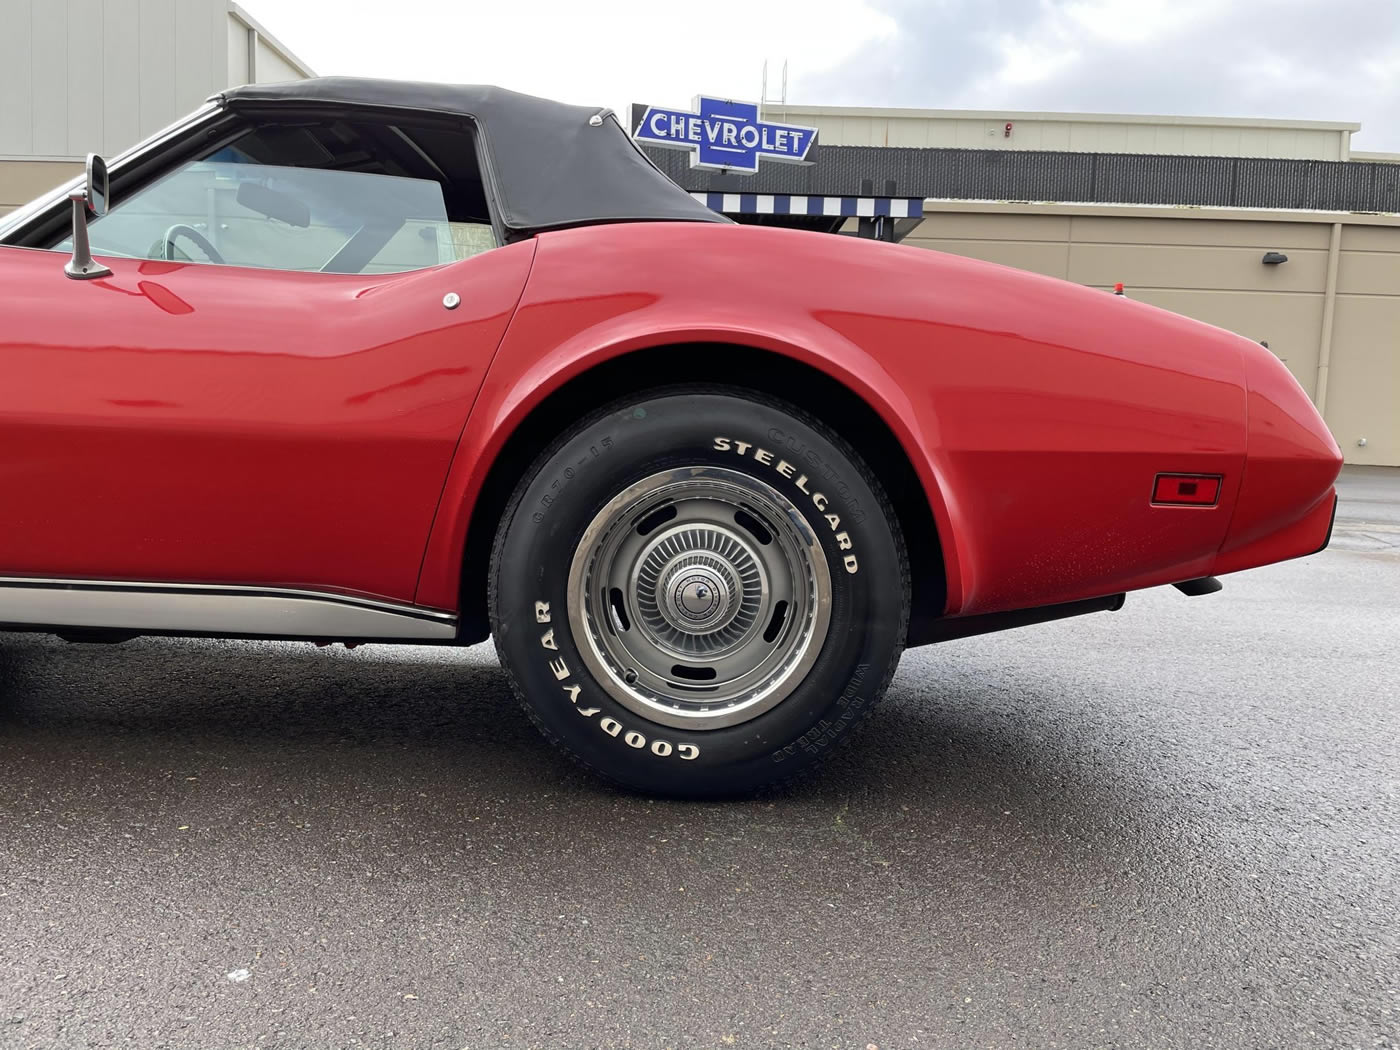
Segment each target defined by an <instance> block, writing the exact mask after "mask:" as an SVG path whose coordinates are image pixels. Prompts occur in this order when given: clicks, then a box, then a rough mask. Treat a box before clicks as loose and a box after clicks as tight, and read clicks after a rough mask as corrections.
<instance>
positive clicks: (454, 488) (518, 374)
mask: <svg viewBox="0 0 1400 1050" xmlns="http://www.w3.org/2000/svg"><path fill="white" fill-rule="evenodd" d="M511 334H512V333H510V332H508V333H507V335H506V338H505V340H504V341H503V343H502V345H501V348H500V350H499V351H498V353H497V355H496V358H495V360H494V361H493V362H492V365H491V368H490V370H489V371H488V373H487V376H486V379H485V382H484V383H483V385H482V388H481V392H480V394H479V396H478V398H477V401H476V403H475V404H474V405H473V406H472V410H471V414H470V416H469V417H468V420H467V425H466V427H465V429H464V430H463V433H462V437H461V439H460V441H459V442H458V445H457V450H456V453H455V454H454V456H453V459H452V465H451V467H450V469H449V471H448V475H447V480H446V483H445V485H444V487H443V493H442V498H441V500H440V502H439V504H438V511H437V515H436V517H435V519H434V522H433V527H432V531H431V533H430V535H429V537H428V544H427V549H426V551H425V554H424V560H423V566H422V570H421V572H420V574H419V580H418V590H417V595H416V599H415V600H416V602H417V603H418V604H420V605H428V606H432V607H434V608H440V609H459V608H461V595H460V588H461V572H462V558H463V553H464V551H465V549H466V541H467V533H468V529H469V527H470V525H471V517H472V511H473V508H474V505H475V501H476V498H477V495H478V494H479V493H480V491H481V488H482V486H483V484H484V483H485V481H486V478H487V476H488V474H489V473H490V471H491V468H492V466H493V465H494V463H495V462H496V458H497V457H498V456H499V455H500V453H501V450H502V448H503V447H504V445H505V444H506V442H507V441H508V440H509V438H510V436H511V435H512V434H513V433H514V432H515V431H516V429H517V428H518V427H519V426H520V425H521V424H522V423H523V422H525V421H526V420H527V419H528V418H529V417H530V414H531V413H532V412H534V411H535V410H536V409H537V408H538V407H539V406H540V404H541V403H542V402H543V401H544V400H545V399H546V398H547V397H549V396H550V395H551V394H553V393H554V392H555V391H557V390H559V389H560V388H561V387H563V386H564V385H565V384H566V383H568V382H569V381H570V380H573V379H575V378H577V377H579V376H581V375H583V374H584V373H585V372H587V371H588V370H589V369H592V368H594V367H596V366H598V365H600V364H603V363H604V362H607V361H611V360H613V359H615V358H618V357H621V356H622V355H625V354H629V353H635V352H638V351H643V350H651V349H656V348H659V347H665V346H669V345H676V344H696V343H708V344H725V345H730V346H736V347H752V348H755V349H758V350H763V351H767V352H769V353H773V354H778V355H782V356H784V357H788V358H791V359H793V360H795V361H798V362H800V363H802V364H805V365H808V366H809V367H812V368H815V369H818V370H820V371H822V372H824V373H826V374H827V375H829V376H830V377H831V378H833V379H835V380H837V381H838V382H840V383H842V384H844V385H845V386H846V387H847V388H848V389H849V390H851V391H852V392H853V393H854V394H855V395H856V396H858V397H860V398H861V399H863V400H864V401H865V403H866V404H867V405H869V406H870V408H871V409H872V410H873V411H874V412H875V413H876V414H878V415H879V417H880V418H881V419H882V420H884V422H885V424H886V425H887V426H888V427H889V428H890V430H891V432H892V433H893V434H894V436H895V438H896V440H897V441H898V442H899V444H900V446H901V447H902V448H903V449H904V452H905V455H906V456H908V458H909V461H910V462H911V464H912V465H913V467H914V470H915V472H916V473H917V475H918V477H919V480H920V481H921V482H922V484H923V488H924V495H925V498H926V499H927V500H928V502H929V506H930V509H931V510H932V511H933V517H934V523H935V525H936V527H937V529H938V540H939V543H940V544H941V547H942V551H943V560H944V571H945V573H946V577H947V594H948V598H947V605H946V608H945V612H946V613H949V614H952V613H956V612H957V611H958V610H959V609H960V608H961V607H962V605H963V598H964V595H965V594H966V593H968V591H969V588H970V585H971V583H972V580H971V567H970V566H969V565H968V564H967V563H966V561H965V555H966V552H967V549H968V545H967V544H965V543H962V542H960V539H961V536H962V529H961V526H960V519H959V515H958V508H957V503H956V499H955V497H954V496H953V494H952V493H951V492H950V491H949V489H948V487H947V485H946V484H945V483H944V479H943V477H942V471H941V470H940V468H939V464H938V460H937V444H936V442H935V441H934V440H933V438H934V436H933V435H928V434H924V433H920V432H919V430H918V428H917V423H916V422H915V421H916V420H917V418H918V417H917V415H916V413H915V412H914V411H913V407H912V406H911V405H910V403H909V399H908V396H907V395H906V393H905V392H904V391H903V390H902V389H901V388H900V387H899V386H898V385H897V384H896V383H895V381H894V380H893V378H892V377H891V376H890V375H889V374H888V372H886V371H885V369H884V368H883V367H882V366H881V365H880V364H879V363H878V362H876V361H875V360H874V359H873V358H872V357H871V356H870V355H869V354H868V353H867V352H866V351H865V350H863V349H862V348H860V347H859V346H856V345H855V344H852V343H850V342H848V341H845V340H840V338H839V337H835V336H833V338H832V340H831V342H839V343H840V344H841V345H839V346H833V345H830V343H829V342H828V343H825V344H823V345H819V346H813V345H804V344H803V343H800V342H796V341H793V340H791V339H787V338H783V337H781V336H778V335H775V334H772V333H765V332H762V331H759V330H756V329H754V328H752V327H745V328H734V327H718V326H712V325H676V326H671V327H666V328H655V329H652V330H650V331H647V332H646V333H640V334H639V333H627V334H623V333H611V332H597V331H587V332H580V333H578V334H576V335H574V336H573V337H571V338H570V339H568V340H566V341H565V342H564V343H561V344H560V345H558V346H556V347H555V348H554V349H553V350H551V351H549V352H548V353H545V354H542V355H531V354H530V353H529V352H528V350H526V348H525V347H524V346H520V345H513V344H515V340H512V338H511ZM519 341H520V342H522V343H523V342H524V339H520V340H519ZM735 378H736V380H741V379H742V377H735ZM677 379H678V380H681V379H684V376H683V375H677ZM572 422H573V420H572V419H560V420H559V421H558V429H559V430H561V431H562V430H563V429H565V428H566V427H567V426H569V425H570V424H571V423H572ZM837 426H838V430H839V423H838V424H837ZM909 542H917V538H916V537H910V538H909Z"/></svg>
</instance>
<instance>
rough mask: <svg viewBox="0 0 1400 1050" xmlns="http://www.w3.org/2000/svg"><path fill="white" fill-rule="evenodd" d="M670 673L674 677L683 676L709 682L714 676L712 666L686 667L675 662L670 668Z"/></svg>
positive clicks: (693, 680)
mask: <svg viewBox="0 0 1400 1050" xmlns="http://www.w3.org/2000/svg"><path fill="white" fill-rule="evenodd" d="M671 675H672V677H674V678H685V679H688V680H689V681H692V682H709V681H713V680H714V677H715V669H714V668H713V667H687V666H686V665H685V664H676V665H675V666H674V667H672V668H671Z"/></svg>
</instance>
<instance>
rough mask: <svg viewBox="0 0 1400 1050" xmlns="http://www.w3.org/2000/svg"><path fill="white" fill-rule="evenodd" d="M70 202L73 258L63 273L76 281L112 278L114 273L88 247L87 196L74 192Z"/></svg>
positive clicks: (80, 191)
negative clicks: (71, 209)
mask: <svg viewBox="0 0 1400 1050" xmlns="http://www.w3.org/2000/svg"><path fill="white" fill-rule="evenodd" d="M70 200H71V201H72V203H73V258H71V259H69V260H68V262H67V264H66V265H65V266H64V267H63V272H64V273H66V274H67V275H68V276H69V277H71V278H73V279H74V280H75V281H90V280H92V279H93V278H94V277H110V276H111V275H112V271H111V270H110V269H109V268H108V267H106V266H103V265H102V264H101V263H100V262H98V261H97V260H96V259H94V258H93V257H92V248H91V247H89V245H88V229H87V210H88V205H87V194H86V193H85V192H84V191H83V190H74V191H73V194H72V196H71V198H70Z"/></svg>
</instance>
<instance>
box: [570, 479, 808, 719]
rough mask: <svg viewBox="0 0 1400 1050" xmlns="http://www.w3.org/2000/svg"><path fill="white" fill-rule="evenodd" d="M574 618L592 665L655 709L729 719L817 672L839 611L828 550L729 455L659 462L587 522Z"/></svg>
mask: <svg viewBox="0 0 1400 1050" xmlns="http://www.w3.org/2000/svg"><path fill="white" fill-rule="evenodd" d="M568 610H569V627H570V630H571V631H572V632H573V638H574V644H575V645H576V646H577V647H578V650H579V653H580V654H581V656H582V657H583V661H584V663H585V665H587V667H588V670H589V672H590V673H591V674H592V675H593V678H594V679H595V680H596V681H597V682H598V683H599V684H600V685H601V686H602V687H603V688H604V689H605V690H606V691H607V693H608V695H609V696H611V697H612V698H613V699H614V700H616V701H617V702H618V703H620V704H622V705H623V706H624V707H626V708H627V709H628V710H630V711H632V712H634V713H635V714H639V715H641V716H642V717H644V718H647V719H650V720H651V721H653V722H656V723H660V724H662V725H667V726H675V727H681V728H686V729H696V730H707V729H722V728H724V727H726V726H733V725H738V724H740V723H741V722H746V721H748V720H749V719H752V718H757V717H758V716H759V715H761V714H763V713H765V712H767V711H770V710H772V709H773V708H774V707H775V706H777V705H778V704H779V703H781V702H782V701H783V700H784V699H785V698H786V697H787V696H788V695H789V694H791V693H792V691H793V690H794V689H795V688H797V686H798V685H799V684H800V683H801V682H802V680H803V679H804V678H805V677H806V675H807V672H808V671H810V670H811V667H812V665H813V663H815V662H816V659H817V656H818V655H819V654H820V653H821V649H822V645H823V643H824V642H825V641H826V636H827V629H828V627H829V625H830V620H831V572H830V568H829V566H828V564H827V558H826V552H825V551H824V550H823V549H822V547H821V544H820V542H819V541H818V539H817V536H816V534H815V533H814V532H813V531H812V528H811V526H810V525H809V524H808V523H807V520H806V519H805V518H804V517H803V516H802V515H801V513H800V512H799V511H798V509H797V507H796V506H795V505H794V504H793V503H792V501H791V500H789V499H788V498H787V497H786V496H784V495H783V494H782V493H781V492H779V491H778V490H777V489H775V488H773V487H772V486H771V485H768V484H767V483H765V482H763V481H761V480H759V479H758V478H754V477H751V476H749V475H747V474H743V473H740V472H739V471H734V470H728V469H724V468H721V467H706V466H694V467H682V468H677V469H674V470H666V471H662V472H660V473H657V474H653V475H651V476H650V477H648V478H644V479H643V480H641V481H639V482H637V483H636V484H634V485H631V486H629V487H628V488H627V489H625V490H624V491H622V492H620V493H618V495H617V496H615V497H614V498H613V499H611V500H609V501H608V503H607V504H606V505H605V506H604V507H602V509H600V510H599V511H598V513H597V514H596V515H595V516H594V518H593V520H592V521H591V522H590V523H589V525H588V527H587V528H586V529H585V530H584V533H583V536H582V538H581V539H580V541H579V544H578V548H577V549H576V550H575V552H574V557H573V561H572V563H571V564H570V567H569V580H568Z"/></svg>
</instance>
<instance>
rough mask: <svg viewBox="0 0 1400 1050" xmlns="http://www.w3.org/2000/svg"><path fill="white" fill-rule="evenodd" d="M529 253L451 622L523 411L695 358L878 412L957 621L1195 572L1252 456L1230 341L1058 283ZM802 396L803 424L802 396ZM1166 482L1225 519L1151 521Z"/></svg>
mask: <svg viewBox="0 0 1400 1050" xmlns="http://www.w3.org/2000/svg"><path fill="white" fill-rule="evenodd" d="M538 241H539V246H538V250H537V253H536V258H535V265H534V267H533V269H532V271H531V276H530V280H529V283H528V285H527V287H526V290H525V293H524V296H523V297H522V300H521V304H520V307H519V309H518V311H517V313H516V316H515V318H514V319H513V321H512V323H511V326H510V329H509V331H508V332H507V334H506V338H505V340H504V341H503V343H502V345H501V349H500V351H499V353H498V354H497V356H496V358H495V360H494V361H493V363H492V366H491V368H490V371H489V373H488V375H487V377H486V380H485V383H484V384H483V386H482V389H481V392H480V396H479V397H478V400H477V403H476V405H475V407H474V409H473V411H472V415H471V418H470V419H469V421H468V425H467V429H466V431H465V432H464V435H463V439H462V444H461V446H460V447H459V449H458V454H457V457H456V459H455V461H454V465H453V469H452V472H451V474H450V476H449V479H448V483H447V487H446V490H445V493H444V502H443V504H442V507H441V509H440V513H439V515H438V520H437V522H436V524H435V527H434V530H433V535H432V538H431V540H430V542H429V549H428V555H427V559H426V561H425V566H424V568H425V571H424V574H423V578H422V582H421V584H420V588H419V594H418V600H419V601H420V602H421V603H423V604H428V605H436V606H450V605H452V604H454V603H455V601H456V598H457V594H456V588H457V585H458V575H457V574H458V567H459V565H460V557H461V550H462V545H463V543H464V542H465V536H466V530H467V524H468V519H469V517H470V508H471V502H472V499H473V498H474V496H475V494H476V492H477V491H478V489H479V488H480V486H481V483H482V481H483V480H484V478H485V476H486V473H487V471H488V470H489V467H490V463H491V461H492V459H493V458H494V456H495V454H496V452H498V451H499V449H500V447H501V445H502V444H504V442H505V440H506V438H507V436H508V435H509V433H510V431H511V430H512V429H513V428H514V427H515V426H516V425H518V424H519V422H520V421H521V420H522V419H523V418H525V416H526V415H527V414H528V413H529V411H530V410H531V409H532V408H533V407H534V406H535V405H537V404H539V402H540V401H541V400H542V399H543V398H544V397H546V396H547V395H548V394H549V393H550V392H552V391H553V390H555V389H557V388H558V387H559V386H560V385H561V384H563V383H564V382H566V381H567V380H568V379H569V378H571V377H573V376H575V375H577V374H579V373H580V372H582V371H583V370H584V369H586V368H588V367H590V366H591V365H593V364H596V363H598V362H601V361H603V360H606V359H608V358H610V357H614V356H616V355H619V354H625V353H628V352H631V351H633V350H638V349H642V348H647V347H654V346H662V345H669V344H680V343H697V342H718V343H729V344H735V345H741V346H752V347H755V348H758V349H761V350H767V351H771V352H775V353H781V354H785V355H788V356H790V357H793V358H796V359H798V360H801V361H805V362H807V363H809V364H812V365H814V366H815V367H817V368H820V369H821V370H823V371H824V372H826V373H828V374H829V375H831V376H832V377H834V378H836V379H838V380H840V381H841V382H843V383H845V384H846V385H847V386H849V387H850V388H851V389H852V390H854V391H855V392H856V393H857V394H859V395H860V396H861V397H863V398H864V399H865V400H866V401H867V402H868V403H869V404H870V405H871V407H872V408H874V410H875V411H876V412H877V413H879V415H880V416H881V417H882V418H883V419H884V420H885V422H886V423H887V424H888V425H889V426H890V428H891V430H892V431H893V433H894V434H895V436H896V437H897V438H898V440H899V441H900V443H901V444H902V445H903V447H904V449H905V450H906V452H907V453H908V455H909V457H910V459H911V462H912V463H913V465H914V467H915V470H916V472H917V473H918V474H919V476H920V479H921V480H922V481H923V483H924V486H925V489H926V492H927V495H928V497H929V501H930V505H931V508H932V510H933V512H934V518H935V521H936V523H937V527H938V533H939V535H938V536H937V537H934V536H908V537H906V539H907V541H908V542H909V543H911V544H918V543H932V542H941V543H942V545H943V551H944V557H945V562H946V563H947V570H948V603H947V610H946V611H947V612H948V613H949V614H971V613H983V612H993V611H999V610H1003V609H1012V608H1021V607H1026V606H1032V605H1040V604H1046V603H1051V602H1060V601H1069V600H1073V599H1076V598H1081V597H1088V596H1095V595H1099V594H1106V593H1112V592H1116V591H1119V590H1126V589H1131V588H1135V587H1143V586H1150V585H1153V584H1157V583H1164V582H1170V581H1172V580H1179V579H1184V578H1188V577H1190V576H1193V575H1203V574H1204V573H1205V572H1206V571H1208V568H1209V565H1210V563H1211V561H1212V559H1213V557H1214V555H1215V553H1216V551H1217V550H1218V549H1219V547H1220V544H1221V542H1222V540H1223V538H1224V535H1225V531H1226V527H1227V525H1228V518H1229V511H1230V508H1231V506H1232V504H1233V501H1234V497H1235V494H1236V492H1237V491H1238V485H1239V477H1240V471H1241V467H1242V464H1243V459H1244V451H1245V415H1244V413H1245V390H1244V386H1243V375H1242V366H1241V358H1240V353H1239V346H1238V337H1235V336H1232V335H1230V334H1229V333H1226V332H1223V331H1220V330H1218V329H1213V328H1210V327H1208V326H1204V325H1200V324H1198V323H1196V322H1192V321H1189V320H1187V319H1185V318H1181V317H1177V316H1176V315H1173V314H1169V313H1166V312H1164V311H1160V310H1156V309H1154V308H1152V307H1149V306H1146V305H1144V304H1141V303H1136V302H1133V301H1131V300H1128V299H1123V298H1119V297H1114V296H1110V295H1107V294H1105V293H1102V292H1097V291H1093V290H1090V289H1086V288H1083V287H1080V286H1077V285H1071V284H1066V283H1064V282H1060V281H1056V280H1053V279H1050V278H1045V277H1040V276H1038V275H1034V274H1028V273H1024V272H1022V271H1017V270H1010V269H1006V268H1004V267H999V266H994V265H992V264H988V263H981V262H976V261H973V260H967V259H963V258H960V257H954V256H947V255H942V254H939V253H935V252H927V251H923V250H920V249H914V248H905V247H902V246H898V245H889V244H881V243H878V242H872V241H864V240H857V239H855V238H847V237H832V236H827V235H817V234H804V233H798V232H793V231H786V230H776V229H770V228H761V227H747V226H711V225H699V224H695V225H689V224H662V223H658V224H629V225H617V226H605V227H591V228H586V229H580V230H572V231H561V232H558V233H551V234H546V235H543V236H541V237H540V238H538ZM684 375H685V361H684V359H683V358H681V359H678V360H677V378H684ZM733 379H734V381H735V382H736V383H742V382H743V381H744V376H742V375H736V376H734V377H733ZM787 396H788V397H789V398H790V399H791V400H792V401H793V402H795V403H797V404H799V405H800V404H801V403H802V391H800V390H793V391H790V392H787ZM572 422H573V421H572V420H568V419H561V420H559V421H558V423H559V427H560V429H561V430H562V429H563V428H565V427H567V426H568V425H569V424H570V423H572ZM826 422H827V423H828V424H829V425H831V426H832V427H834V428H835V429H836V430H837V431H838V432H839V431H840V430H841V429H842V422H843V421H842V420H839V419H831V420H827V421H826ZM875 466H876V467H877V470H878V464H876V465H875ZM1162 471H1174V472H1190V473H1210V474H1221V475H1223V476H1224V479H1225V480H1224V486H1223V490H1222V495H1221V499H1220V502H1219V504H1218V505H1217V506H1216V507H1214V508H1207V509H1199V508H1193V509H1164V508H1160V507H1158V508H1154V507H1152V506H1151V505H1150V500H1149V497H1150V495H1151V490H1152V481H1153V477H1154V475H1155V474H1156V473H1158V472H1162Z"/></svg>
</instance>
